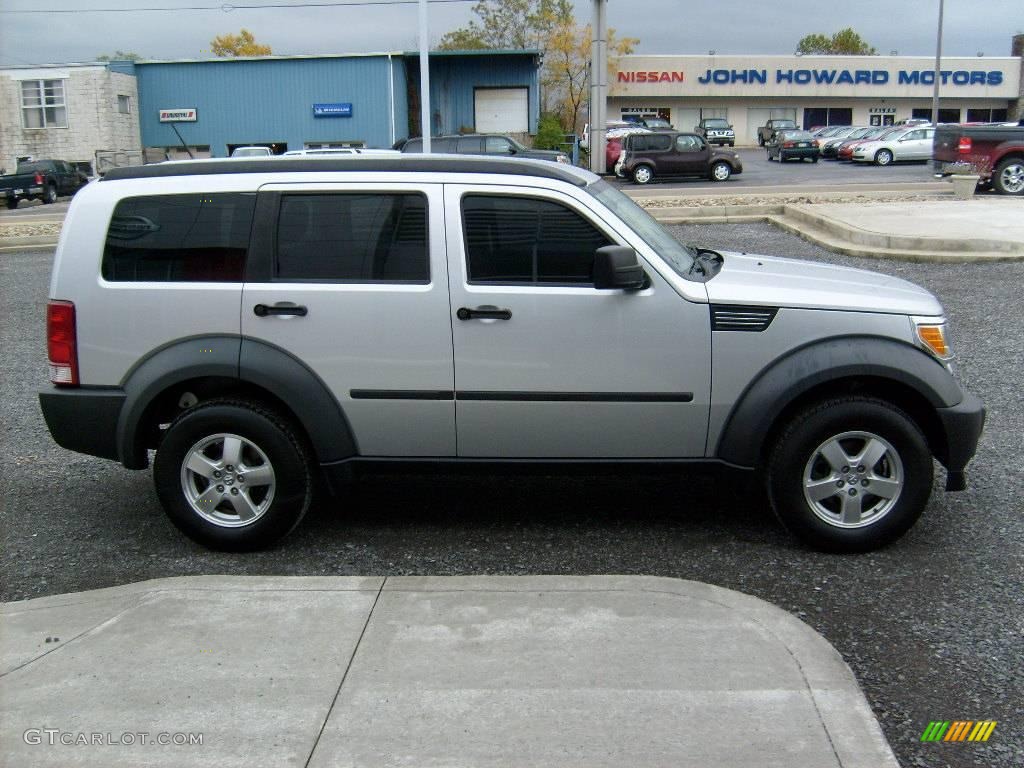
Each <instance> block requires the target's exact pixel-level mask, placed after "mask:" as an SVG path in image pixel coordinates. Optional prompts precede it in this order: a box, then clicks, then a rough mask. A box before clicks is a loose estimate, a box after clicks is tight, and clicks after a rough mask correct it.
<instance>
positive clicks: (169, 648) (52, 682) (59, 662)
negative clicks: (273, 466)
mask: <svg viewBox="0 0 1024 768" xmlns="http://www.w3.org/2000/svg"><path fill="white" fill-rule="evenodd" d="M199 581H200V582H202V581H203V580H199ZM275 581H276V582H277V584H276V586H275V585H273V584H270V583H268V581H267V580H255V581H254V583H253V585H252V587H251V588H250V587H248V586H246V585H245V584H244V582H242V581H241V580H237V579H227V580H221V581H220V582H219V584H218V583H217V582H214V583H211V582H210V581H208V580H207V581H206V583H199V584H196V583H195V582H196V580H194V579H187V578H186V579H181V580H167V581H165V582H162V583H157V584H151V586H150V588H149V589H142V590H135V591H136V592H137V593H139V592H141V593H142V599H140V600H139V601H138V602H137V604H135V605H133V606H131V607H128V609H127V610H123V611H122V612H120V613H119V614H117V615H116V616H115V617H113V618H112V619H110V620H108V621H105V622H104V623H102V624H100V625H99V626H96V627H95V628H94V629H92V630H91V631H89V632H87V633H85V634H84V635H82V636H80V637H78V638H77V639H75V640H73V641H71V642H67V643H64V642H62V643H61V647H60V649H59V650H58V651H55V652H53V653H50V654H47V655H45V656H43V657H41V658H38V659H37V660H36V661H34V662H32V663H30V664H28V665H26V666H22V667H21V668H19V669H17V670H16V671H13V672H10V673H8V674H6V675H4V676H3V677H2V679H0V704H2V710H3V713H4V714H3V717H2V723H0V744H3V747H2V756H3V759H2V760H0V762H3V763H4V764H5V765H12V766H13V765H25V766H27V765H32V766H79V765H81V766H112V765H133V766H142V765H145V766H173V767H174V768H177V767H179V766H182V765H192V766H254V765H275V766H278V765H281V766H283V765H303V764H304V763H305V761H306V758H307V757H308V755H309V751H310V749H311V746H312V744H313V743H314V742H315V739H316V736H317V734H318V733H319V731H320V728H321V726H322V724H323V722H324V720H325V718H326V717H327V713H328V711H329V709H330V706H331V702H332V700H333V697H334V695H335V693H336V692H337V689H338V686H339V685H340V683H341V680H342V677H343V676H344V672H345V669H346V668H347V666H348V663H349V660H350V659H351V657H352V653H353V651H354V650H355V647H356V643H357V641H358V639H359V636H360V633H361V632H362V629H363V626H364V625H365V622H366V619H367V617H368V616H369V614H370V610H371V608H372V606H373V602H374V600H375V598H376V596H377V592H378V589H379V585H380V582H381V580H380V579H378V580H366V579H332V580H331V581H332V582H333V584H334V586H333V587H330V588H327V589H324V588H323V587H324V585H323V582H322V581H321V580H315V579H314V580H307V579H295V580H290V579H288V580H285V579H279V580H275ZM168 582H169V583H168ZM174 582H180V583H178V584H175V583H174ZM190 582H191V584H190ZM300 582H306V583H305V584H302V583H300ZM143 586H144V585H143ZM190 586H191V587H195V588H190ZM112 591H113V590H103V592H106V593H108V595H107V596H105V597H106V599H105V600H103V601H102V602H106V603H109V602H110V597H109V593H110V592H112ZM125 591H126V592H129V593H130V592H131V591H132V590H130V589H126V590H125ZM86 597H87V595H86ZM44 600H47V598H44ZM35 602H36V601H27V602H26V603H20V604H14V607H13V608H12V611H11V612H12V613H13V614H14V618H15V621H14V622H12V624H11V625H7V622H6V617H5V631H4V635H3V645H4V647H5V651H6V650H7V647H8V646H13V649H12V650H11V651H10V653H11V654H12V655H17V649H18V648H19V647H22V646H30V645H31V644H32V642H33V638H32V637H31V636H30V635H29V636H26V635H23V634H22V633H21V632H19V631H16V628H17V627H18V622H21V626H20V628H21V629H22V630H25V629H30V627H28V626H27V622H26V621H25V620H24V619H22V618H20V617H19V616H18V614H19V613H24V612H26V611H28V610H31V609H32V608H33V607H34V606H33V605H32V603H35ZM93 608H94V606H93V605H91V604H90V601H89V600H87V599H86V600H84V601H79V602H74V603H71V604H69V605H68V606H67V607H66V608H65V609H64V610H66V611H67V612H68V615H69V617H70V618H69V621H73V622H80V621H82V620H85V619H86V618H87V614H89V613H90V612H91V611H92V610H93ZM19 609H20V611H19ZM43 610H47V611H48V612H49V613H50V614H51V615H55V614H56V611H58V610H61V609H59V608H56V607H53V606H50V607H49V608H43ZM54 621H55V620H54ZM55 623H59V622H56V621H55ZM62 631H63V630H62ZM47 728H51V729H53V728H56V729H60V731H61V732H63V733H67V734H72V735H71V736H69V737H68V738H69V739H72V740H73V739H76V738H78V737H77V734H86V738H87V739H91V738H92V734H100V740H101V742H103V741H107V740H111V739H112V740H114V741H115V743H113V744H106V743H101V744H91V743H90V744H87V745H75V744H74V743H72V744H69V745H64V744H61V743H59V742H58V743H56V744H55V745H53V746H50V745H49V744H48V743H47V742H46V741H43V743H42V744H27V743H26V739H25V736H24V734H25V731H26V730H27V729H47ZM141 733H146V734H148V736H147V740H152V739H155V738H158V734H161V733H166V734H176V733H184V734H202V737H203V742H202V745H201V746H200V745H187V744H185V745H178V746H175V745H168V746H154V745H153V744H152V743H149V744H145V745H143V744H142V743H140V742H141V737H138V736H132V740H133V741H134V742H135V743H133V744H130V745H124V744H122V743H120V742H122V741H123V740H124V738H125V734H141ZM107 734H109V737H107ZM31 738H32V737H31V736H30V739H31ZM42 738H43V739H46V738H47V736H46V735H45V734H43V736H42ZM57 738H60V737H57Z"/></svg>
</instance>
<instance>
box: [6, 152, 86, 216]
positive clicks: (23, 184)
mask: <svg viewBox="0 0 1024 768" xmlns="http://www.w3.org/2000/svg"><path fill="white" fill-rule="evenodd" d="M88 181H89V179H88V177H86V175H85V174H83V173H82V172H81V171H79V170H78V169H77V168H75V166H73V165H72V164H71V163H68V162H65V161H64V160H29V161H25V162H21V163H18V169H17V171H15V172H14V173H13V174H10V175H7V176H0V197H3V198H5V199H6V200H7V207H8V208H11V209H14V208H17V207H18V203H19V202H21V201H22V200H42V201H43V202H44V203H55V202H57V198H58V197H59V196H61V195H73V194H75V192H77V191H78V190H79V189H81V188H82V187H83V186H84V185H85V184H87V183H88Z"/></svg>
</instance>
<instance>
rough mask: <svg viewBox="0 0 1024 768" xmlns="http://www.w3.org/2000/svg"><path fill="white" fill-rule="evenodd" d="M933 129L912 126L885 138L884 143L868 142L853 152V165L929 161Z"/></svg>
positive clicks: (933, 134)
mask: <svg viewBox="0 0 1024 768" xmlns="http://www.w3.org/2000/svg"><path fill="white" fill-rule="evenodd" d="M934 138H935V129H934V128H932V127H931V126H920V125H918V126H914V127H913V128H908V129H907V130H906V131H902V132H900V133H897V134H893V135H891V136H889V137H887V138H886V139H885V140H884V141H869V142H867V143H865V144H861V145H860V146H858V147H856V148H855V149H854V150H853V161H854V162H855V163H874V164H875V165H892V164H893V163H895V162H898V161H901V160H931V159H932V141H933V139H934Z"/></svg>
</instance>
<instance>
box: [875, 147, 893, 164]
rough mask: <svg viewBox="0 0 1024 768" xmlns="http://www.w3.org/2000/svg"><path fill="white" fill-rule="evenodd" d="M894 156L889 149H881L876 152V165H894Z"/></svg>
mask: <svg viewBox="0 0 1024 768" xmlns="http://www.w3.org/2000/svg"><path fill="white" fill-rule="evenodd" d="M892 161H893V155H892V152H891V151H890V150H888V149H880V150H878V151H877V152H875V165H892Z"/></svg>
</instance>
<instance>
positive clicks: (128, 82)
mask: <svg viewBox="0 0 1024 768" xmlns="http://www.w3.org/2000/svg"><path fill="white" fill-rule="evenodd" d="M23 80H63V81H64V101H65V104H66V105H67V127H66V128H55V127H54V128H25V127H24V126H23V117H22V106H21V83H22V81H23ZM119 95H124V96H128V99H129V104H130V112H129V113H128V114H121V113H120V112H118V99H117V97H118V96H119ZM137 107H138V88H137V86H136V79H135V77H133V76H132V75H125V74H121V73H118V72H110V71H109V70H108V69H107V68H106V67H105V66H103V65H86V66H74V65H70V66H60V67H41V68H36V69H24V68H12V69H4V70H0V167H2V168H6V169H7V171H8V172H13V171H14V168H15V166H16V165H17V158H18V157H23V156H26V155H31V156H33V157H36V158H40V159H42V158H47V159H56V160H67V161H70V162H88V163H93V162H95V157H96V152H97V151H98V150H118V151H128V152H136V153H137V152H140V151H141V148H142V143H141V139H140V137H139V120H138V114H137Z"/></svg>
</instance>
